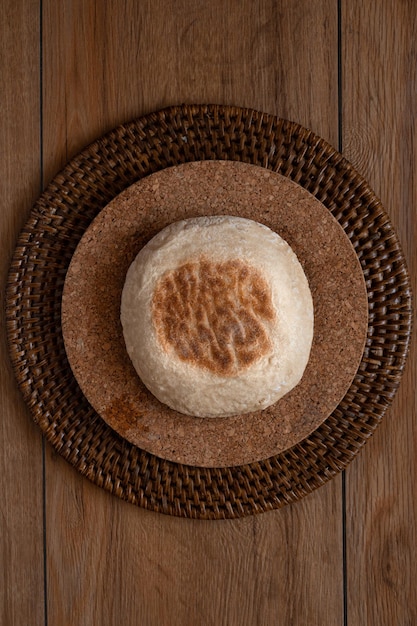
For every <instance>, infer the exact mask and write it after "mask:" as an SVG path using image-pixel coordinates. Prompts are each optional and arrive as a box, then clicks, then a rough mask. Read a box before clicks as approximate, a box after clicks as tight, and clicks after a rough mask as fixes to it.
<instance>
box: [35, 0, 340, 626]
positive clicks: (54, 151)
mask: <svg viewBox="0 0 417 626" xmlns="http://www.w3.org/2000/svg"><path fill="white" fill-rule="evenodd" d="M43 32H44V40H43V52H44V59H43V73H44V112H45V113H44V160H45V182H47V180H49V179H50V178H51V177H52V176H53V175H54V174H55V173H56V171H57V170H58V169H59V168H60V167H62V165H63V163H64V162H65V161H66V160H67V159H69V158H70V157H71V156H73V155H74V154H75V153H76V152H77V151H78V150H79V149H81V148H82V147H83V146H84V145H85V144H87V143H88V142H89V141H91V140H92V139H94V138H95V137H96V136H98V135H100V134H101V133H102V132H104V131H106V130H108V129H109V128H111V127H113V126H115V125H116V124H118V123H120V122H123V121H126V120H128V119H131V118H133V117H135V116H138V115H141V114H143V113H146V112H149V111H151V110H155V109H158V108H161V107H163V106H167V105H170V104H178V103H181V102H222V103H225V104H238V105H243V106H252V107H254V108H259V109H263V110H266V111H268V112H272V113H276V114H280V115H283V116H287V117H291V118H293V119H295V120H296V121H299V122H300V123H303V124H305V125H309V126H312V127H314V128H315V130H316V131H317V132H319V133H321V134H322V136H324V137H325V138H327V139H329V140H332V141H333V142H335V141H337V14H336V7H335V6H334V3H332V2H314V3H311V2H301V3H298V6H297V8H295V7H287V6H286V3H278V4H277V3H273V2H262V3H253V2H244V3H242V2H236V1H235V2H230V3H228V7H227V10H226V9H225V6H224V4H223V3H222V2H220V1H218V0H216V1H215V2H211V3H203V2H191V1H183V2H163V1H161V0H159V1H157V2H152V3H151V2H141V3H138V2H133V1H127V2H123V3H121V2H106V3H101V2H92V1H88V2H86V1H83V2H79V1H75V0H74V1H71V2H70V1H67V2H63V3H60V4H59V7H58V5H57V4H56V3H55V2H52V0H47V1H44V27H43ZM317 41H320V45H319V46H317ZM300 46H302V53H300V50H299V49H300ZM313 56H314V62H313V60H312V57H313ZM48 452H49V453H48V460H47V461H48V462H47V476H46V481H47V529H48V532H47V572H48V587H47V588H48V617H49V620H50V622H51V623H52V624H55V623H57V624H83V625H84V624H85V625H89V624H91V625H93V624H97V623H100V624H113V623H116V622H120V623H124V624H127V625H130V624H132V625H133V624H137V623H140V624H143V625H144V626H154V625H156V624H170V626H171V625H173V626H175V625H178V626H187V625H188V624H189V625H190V626H195V625H199V624H201V625H203V624H204V625H206V624H212V625H213V626H214V625H216V626H217V625H218V624H224V625H225V626H233V625H235V624H236V625H239V626H242V625H247V626H251V625H253V624H259V625H264V624H272V623H274V624H277V625H279V624H282V625H284V624H285V625H287V624H300V625H301V624H305V623H309V624H329V625H330V624H331V625H333V624H341V623H342V621H343V615H342V614H343V591H342V589H343V584H342V570H343V568H342V539H341V533H342V521H341V520H342V510H341V499H340V485H341V481H340V478H337V479H336V480H335V481H332V483H330V484H329V485H327V486H326V487H324V488H322V489H320V490H319V491H317V492H316V493H314V494H312V495H311V496H309V497H308V498H307V499H306V500H305V501H304V502H301V503H300V504H299V505H297V506H296V507H291V508H288V509H286V510H282V511H276V512H273V513H271V514H266V515H263V516H261V517H258V518H251V519H244V520H236V521H233V522H219V523H217V522H216V523H203V522H192V521H188V520H178V519H175V518H169V517H163V516H159V515H156V514H153V513H149V512H145V511H142V510H140V509H136V508H134V507H132V506H129V505H126V504H125V503H123V502H120V501H118V500H117V499H115V498H111V497H109V496H108V494H106V493H104V492H103V491H102V490H99V489H98V488H96V487H94V486H92V485H90V484H89V483H88V482H87V481H85V480H83V479H82V478H80V477H79V476H78V475H77V474H76V472H75V471H74V470H73V469H72V468H71V467H69V466H68V465H67V464H66V463H64V462H63V461H62V460H61V459H60V458H57V457H56V455H55V454H54V453H53V452H51V451H50V450H48Z"/></svg>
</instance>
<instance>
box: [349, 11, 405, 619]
mask: <svg viewBox="0 0 417 626" xmlns="http://www.w3.org/2000/svg"><path fill="white" fill-rule="evenodd" d="M343 25H344V28H343V59H344V65H343V77H344V79H343V129H344V133H343V145H344V151H345V154H346V155H347V157H348V158H349V159H350V160H351V161H352V162H353V163H354V164H355V165H356V167H357V168H358V169H359V170H360V171H361V172H362V173H363V175H364V176H365V177H366V178H367V179H368V181H369V183H370V184H371V185H372V186H373V188H374V190H375V192H376V193H377V195H378V196H379V197H380V198H381V200H382V203H383V205H384V206H385V208H386V210H387V211H388V212H389V214H390V216H391V219H392V221H393V224H394V226H395V228H396V230H397V232H398V234H399V237H400V241H401V244H402V246H403V248H404V252H405V255H406V258H407V260H408V266H409V270H410V273H411V276H412V279H413V290H414V294H415V293H416V292H417V284H416V280H415V277H416V270H417V267H416V247H415V242H416V235H417V221H416V201H417V183H416V181H417V178H416V167H417V162H416V137H417V135H416V121H415V120H416V117H417V68H416V59H417V43H416V41H417V39H416V37H417V7H416V5H415V3H414V2H412V1H411V0H410V1H408V2H407V1H404V2H395V1H394V0H387V1H385V2H379V3H362V2H349V3H347V2H346V3H344V11H343ZM416 373H417V372H416V341H415V333H414V340H413V342H412V346H411V352H410V355H409V358H408V363H407V368H406V372H405V375H404V378H403V381H402V384H401V386H400V389H399V391H398V393H397V396H396V398H395V401H394V404H393V406H392V407H391V409H390V410H389V412H388V414H387V416H386V418H385V420H384V421H383V423H382V425H381V427H380V428H379V429H378V431H377V432H376V434H375V436H374V438H373V439H372V441H371V442H370V443H369V444H368V445H367V446H366V449H365V451H364V453H363V454H362V455H360V457H359V458H358V459H357V460H356V461H355V462H354V463H353V464H352V465H351V466H350V468H349V469H348V471H347V510H348V517H347V539H348V543H347V564H348V624H349V625H352V626H356V625H358V626H359V625H360V624H377V625H378V626H391V625H392V624H401V625H404V626H411V625H412V624H416V623H417V598H416V594H415V581H416V578H417V565H416V559H415V554H416V543H417V536H416V523H415V520H416V515H417V505H416V500H415V497H414V493H415V483H416V478H417V466H416V458H417V450H416V443H417V439H416V426H415V416H416V393H415V380H416Z"/></svg>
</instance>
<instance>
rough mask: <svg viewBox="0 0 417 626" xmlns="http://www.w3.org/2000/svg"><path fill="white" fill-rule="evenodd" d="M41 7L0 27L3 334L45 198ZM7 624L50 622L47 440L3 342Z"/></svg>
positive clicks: (28, 8) (11, 13) (0, 443)
mask: <svg viewBox="0 0 417 626" xmlns="http://www.w3.org/2000/svg"><path fill="white" fill-rule="evenodd" d="M39 58H40V56H39V8H38V2H24V1H23V0H5V1H3V2H2V19H1V20H0V110H1V116H0V137H1V141H0V151H1V156H0V180H1V194H0V250H1V256H0V282H1V289H0V293H1V296H0V300H1V302H0V309H1V313H0V315H1V322H0V327H1V328H2V331H3V329H4V328H5V319H4V286H5V283H6V280H7V274H8V269H9V264H10V261H11V256H12V253H13V250H14V247H15V243H16V239H17V236H18V232H19V230H20V228H21V227H22V226H23V223H24V221H25V219H26V217H27V214H28V212H29V210H30V208H31V205H32V203H33V201H34V200H35V198H36V196H37V195H38V193H39V185H40V159H39V154H40V150H39V137H40V134H39V119H40V117H39ZM0 414H1V420H0V492H1V494H2V502H1V521H0V563H1V564H2V567H0V623H2V624H7V625H8V626H9V625H10V626H14V625H16V626H19V625H20V624H34V623H36V624H41V623H42V622H43V618H44V577H43V515H42V510H43V505H42V438H41V435H40V432H39V430H38V429H37V428H36V426H35V424H34V423H33V422H32V420H31V418H30V416H29V415H28V412H27V410H26V408H25V406H24V404H23V400H22V398H21V395H20V393H19V391H18V389H17V384H16V382H15V379H14V376H13V373H12V369H11V365H10V360H9V357H8V350H7V345H6V337H5V333H4V332H2V333H1V339H0Z"/></svg>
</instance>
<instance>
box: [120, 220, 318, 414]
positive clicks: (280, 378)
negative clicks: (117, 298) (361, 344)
mask: <svg viewBox="0 0 417 626" xmlns="http://www.w3.org/2000/svg"><path fill="white" fill-rule="evenodd" d="M121 322H122V326H123V334H124V339H125V343H126V349H127V352H128V354H129V356H130V358H131V360H132V363H133V365H134V367H135V369H136V371H137V373H138V375H139V376H140V378H141V379H142V381H143V383H144V384H145V385H146V387H147V388H148V389H149V390H150V391H151V392H152V393H153V394H154V395H155V396H156V397H157V398H158V400H160V401H161V402H163V403H165V404H166V405H168V406H169V407H171V408H172V409H175V410H176V411H179V412H181V413H185V414H187V415H194V416H198V417H220V416H228V415H237V414H242V413H248V412H251V411H256V410H259V409H264V408H266V407H267V406H270V405H271V404H273V403H275V402H276V401H277V400H279V399H280V398H281V397H282V396H283V395H285V394H286V393H288V392H289V391H290V390H291V389H292V388H293V387H295V386H296V385H297V384H298V382H299V381H300V380H301V378H302V375H303V372H304V370H305V367H306V365H307V362H308V359H309V354H310V349H311V344H312V339H313V324H314V312H313V301H312V297H311V293H310V289H309V285H308V281H307V278H306V276H305V274H304V271H303V269H302V267H301V264H300V263H299V261H298V259H297V257H296V255H295V253H294V252H293V250H292V249H291V247H290V246H289V245H288V244H287V243H286V242H285V241H284V240H283V239H282V238H281V237H279V236H278V235H277V234H276V233H274V232H273V231H272V230H270V229H269V228H268V227H266V226H264V225H262V224H259V223H257V222H254V221H252V220H248V219H244V218H240V217H232V216H211V217H198V218H192V219H186V220H182V221H180V222H175V223H173V224H171V225H169V226H168V227H166V228H164V229H163V230H162V231H160V232H159V233H158V234H157V235H156V236H155V237H154V238H153V239H152V240H151V241H149V242H148V243H147V244H146V245H145V246H144V247H143V248H142V250H140V252H139V254H138V255H137V257H136V258H135V260H134V261H133V263H132V264H131V266H130V268H129V270H128V272H127V275H126V281H125V285H124V288H123V293H122V301H121Z"/></svg>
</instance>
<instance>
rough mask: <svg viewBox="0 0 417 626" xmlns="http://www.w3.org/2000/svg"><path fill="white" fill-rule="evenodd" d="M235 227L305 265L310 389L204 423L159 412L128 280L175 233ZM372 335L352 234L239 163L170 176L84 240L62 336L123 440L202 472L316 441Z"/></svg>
mask: <svg viewBox="0 0 417 626" xmlns="http://www.w3.org/2000/svg"><path fill="white" fill-rule="evenodd" d="M226 214H227V215H236V216H241V217H246V218H249V219H252V220H256V221H258V222H261V223H263V224H265V225H266V226H268V227H269V228H271V229H272V230H274V231H275V232H277V233H278V234H279V235H280V236H281V237H283V238H284V239H285V240H286V241H287V242H288V243H289V244H290V245H291V247H292V248H293V250H294V251H295V253H296V254H297V256H298V259H299V260H300V262H301V264H302V266H303V268H304V271H305V273H306V276H307V278H308V281H309V284H310V289H311V291H312V296H313V302H314V341H313V346H312V350H311V355H310V360H309V363H308V366H307V368H306V370H305V373H304V376H303V378H302V380H301V382H300V383H299V384H298V385H297V387H295V388H294V389H293V390H292V391H291V392H290V393H288V394H287V395H286V396H284V397H283V398H282V399H281V400H279V401H278V402H277V403H275V404H274V405H272V406H271V407H269V408H267V409H265V410H263V411H257V412H253V413H248V414H245V415H237V416H233V417H226V418H225V417H223V418H196V417H192V416H187V415H183V414H180V413H178V412H176V411H173V410H172V409H170V408H168V407H167V406H165V405H163V404H161V403H160V402H159V401H158V400H157V399H156V398H155V397H154V396H153V395H152V394H151V393H150V392H149V391H148V390H147V389H146V387H145V386H144V385H143V384H142V382H141V380H140V379H139V377H138V376H137V374H136V372H135V370H134V368H133V366H132V364H131V362H130V359H129V357H128V355H127V352H126V349H125V345H124V339H123V333H122V328H121V324H120V299H121V292H122V289H123V285H124V280H125V275H126V272H127V269H128V267H129V265H130V263H131V262H132V261H133V259H134V258H135V256H136V254H137V253H138V251H139V250H140V249H141V247H142V246H143V245H145V244H146V242H147V241H149V239H151V238H152V237H153V236H154V235H155V234H156V233H157V232H159V231H160V230H161V229H162V228H164V227H165V226H167V225H168V224H170V223H172V222H174V221H177V220H180V219H184V218H189V217H196V216H201V215H226ZM367 329H368V301H367V291H366V286H365V281H364V277H363V272H362V270H361V266H360V263H359V260H358V257H357V255H356V253H355V251H354V248H353V246H352V244H351V242H350V240H349V238H348V237H347V235H346V234H345V232H344V230H343V228H342V227H341V226H340V224H339V223H338V222H337V220H336V219H335V218H334V217H333V216H332V215H331V213H330V212H329V211H328V209H327V208H326V207H325V206H324V205H323V204H322V203H321V202H320V201H319V200H317V199H316V198H315V197H314V196H313V195H311V194H310V193H309V192H308V191H306V190H305V189H304V188H303V187H301V186H300V185H298V184H296V183H295V182H293V181H291V180H290V179H288V178H287V177H284V176H282V175H280V174H278V173H276V172H272V171H270V170H266V169H265V168H262V167H258V166H255V165H251V164H246V163H241V162H237V161H221V160H218V161H196V162H191V163H186V164H182V165H178V166H175V167H170V168H166V169H164V170H162V171H160V172H157V173H154V174H151V175H150V176H147V177H146V178H144V179H142V180H140V181H138V182H137V183H135V184H134V185H132V186H130V187H128V188H127V189H126V190H125V191H123V192H122V193H121V194H120V195H118V196H116V198H115V199H114V200H113V201H112V202H110V203H109V204H108V205H107V207H105V208H104V209H103V210H102V211H101V213H100V214H99V215H98V217H96V218H95V220H94V221H93V222H92V224H91V226H90V227H89V228H88V229H87V230H86V232H85V234H84V236H83V237H82V238H81V240H80V243H79V244H78V246H77V248H76V250H75V253H74V255H73V257H72V260H71V263H70V266H69V269H68V272H67V275H66V279H65V284H64V290H63V298H62V331H63V337H64V342H65V347H66V351H67V355H68V359H69V362H70V365H71V368H72V370H73V373H74V375H75V377H76V379H77V381H78V383H79V385H80V387H81V389H82V391H83V393H84V395H85V396H86V398H87V399H88V401H89V402H90V403H91V405H92V406H93V407H94V409H95V410H96V411H97V412H98V413H99V414H100V415H101V417H102V418H103V419H104V420H105V421H106V422H107V424H108V425H109V426H110V427H111V428H112V429H114V430H115V431H116V432H117V433H118V434H119V435H121V436H122V437H123V438H124V439H126V440H128V441H130V442H131V443H133V444H135V445H137V446H138V447H140V448H141V449H144V450H146V451H148V452H150V453H152V454H154V455H156V456H159V457H162V458H164V459H167V460H169V461H173V462H176V463H181V464H188V465H197V466H202V467H226V466H236V465H242V464H246V463H251V462H254V461H259V460H262V459H266V458H269V457H271V456H273V455H276V454H278V453H280V452H283V451H284V450H287V449H288V448H291V447H292V446H294V445H295V444H297V443H298V442H300V441H302V440H303V439H305V438H306V437H308V436H309V435H310V434H311V433H312V432H313V431H314V430H315V429H317V428H318V427H319V426H320V424H322V423H323V422H324V420H325V419H326V418H327V417H328V416H329V415H330V414H331V413H332V411H333V410H334V409H335V408H336V407H337V406H338V404H339V402H340V401H341V400H342V398H343V397H344V395H345V394H346V392H347V390H348V389H349V387H350V385H351V383H352V380H353V378H354V376H355V374H356V372H357V370H358V366H359V363H360V361H361V358H362V354H363V349H364V345H365V339H366V334H367Z"/></svg>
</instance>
